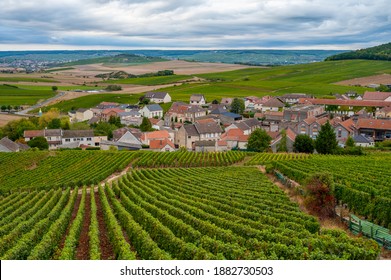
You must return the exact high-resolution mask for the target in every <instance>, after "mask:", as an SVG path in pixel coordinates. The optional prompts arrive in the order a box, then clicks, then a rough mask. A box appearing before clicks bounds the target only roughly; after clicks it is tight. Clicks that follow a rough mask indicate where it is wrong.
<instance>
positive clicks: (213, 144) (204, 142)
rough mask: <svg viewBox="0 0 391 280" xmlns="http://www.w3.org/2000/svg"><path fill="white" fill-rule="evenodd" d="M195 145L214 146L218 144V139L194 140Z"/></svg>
mask: <svg viewBox="0 0 391 280" xmlns="http://www.w3.org/2000/svg"><path fill="white" fill-rule="evenodd" d="M194 146H196V147H214V146H216V141H206V140H203V141H194Z"/></svg>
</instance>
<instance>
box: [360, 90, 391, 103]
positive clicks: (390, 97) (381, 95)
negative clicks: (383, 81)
mask: <svg viewBox="0 0 391 280" xmlns="http://www.w3.org/2000/svg"><path fill="white" fill-rule="evenodd" d="M362 99H363V100H372V101H388V102H391V92H381V91H366V92H365V93H364V95H363V97H362Z"/></svg>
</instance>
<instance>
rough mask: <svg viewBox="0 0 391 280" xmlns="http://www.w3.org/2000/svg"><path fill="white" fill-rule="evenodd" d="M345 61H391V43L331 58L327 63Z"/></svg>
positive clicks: (327, 59)
mask: <svg viewBox="0 0 391 280" xmlns="http://www.w3.org/2000/svg"><path fill="white" fill-rule="evenodd" d="M345 59H369V60H391V43H387V44H383V45H380V46H376V47H372V48H367V49H361V50H357V51H352V52H346V53H340V54H336V55H332V56H329V57H328V58H326V59H325V61H330V60H345Z"/></svg>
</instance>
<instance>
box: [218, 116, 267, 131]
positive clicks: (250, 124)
mask: <svg viewBox="0 0 391 280" xmlns="http://www.w3.org/2000/svg"><path fill="white" fill-rule="evenodd" d="M261 126H262V123H261V122H260V121H258V120H257V119H245V120H242V121H240V122H235V123H233V124H231V125H230V126H228V127H226V128H225V131H229V130H230V129H233V128H239V129H240V130H241V131H243V134H244V135H250V134H251V132H253V131H254V130H255V129H257V128H261Z"/></svg>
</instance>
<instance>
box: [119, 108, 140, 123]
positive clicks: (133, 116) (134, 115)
mask: <svg viewBox="0 0 391 280" xmlns="http://www.w3.org/2000/svg"><path fill="white" fill-rule="evenodd" d="M118 116H119V117H120V119H121V124H123V125H127V126H129V125H137V126H139V125H140V124H141V123H142V121H143V118H142V117H141V113H140V112H139V110H131V111H125V112H121V113H118Z"/></svg>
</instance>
